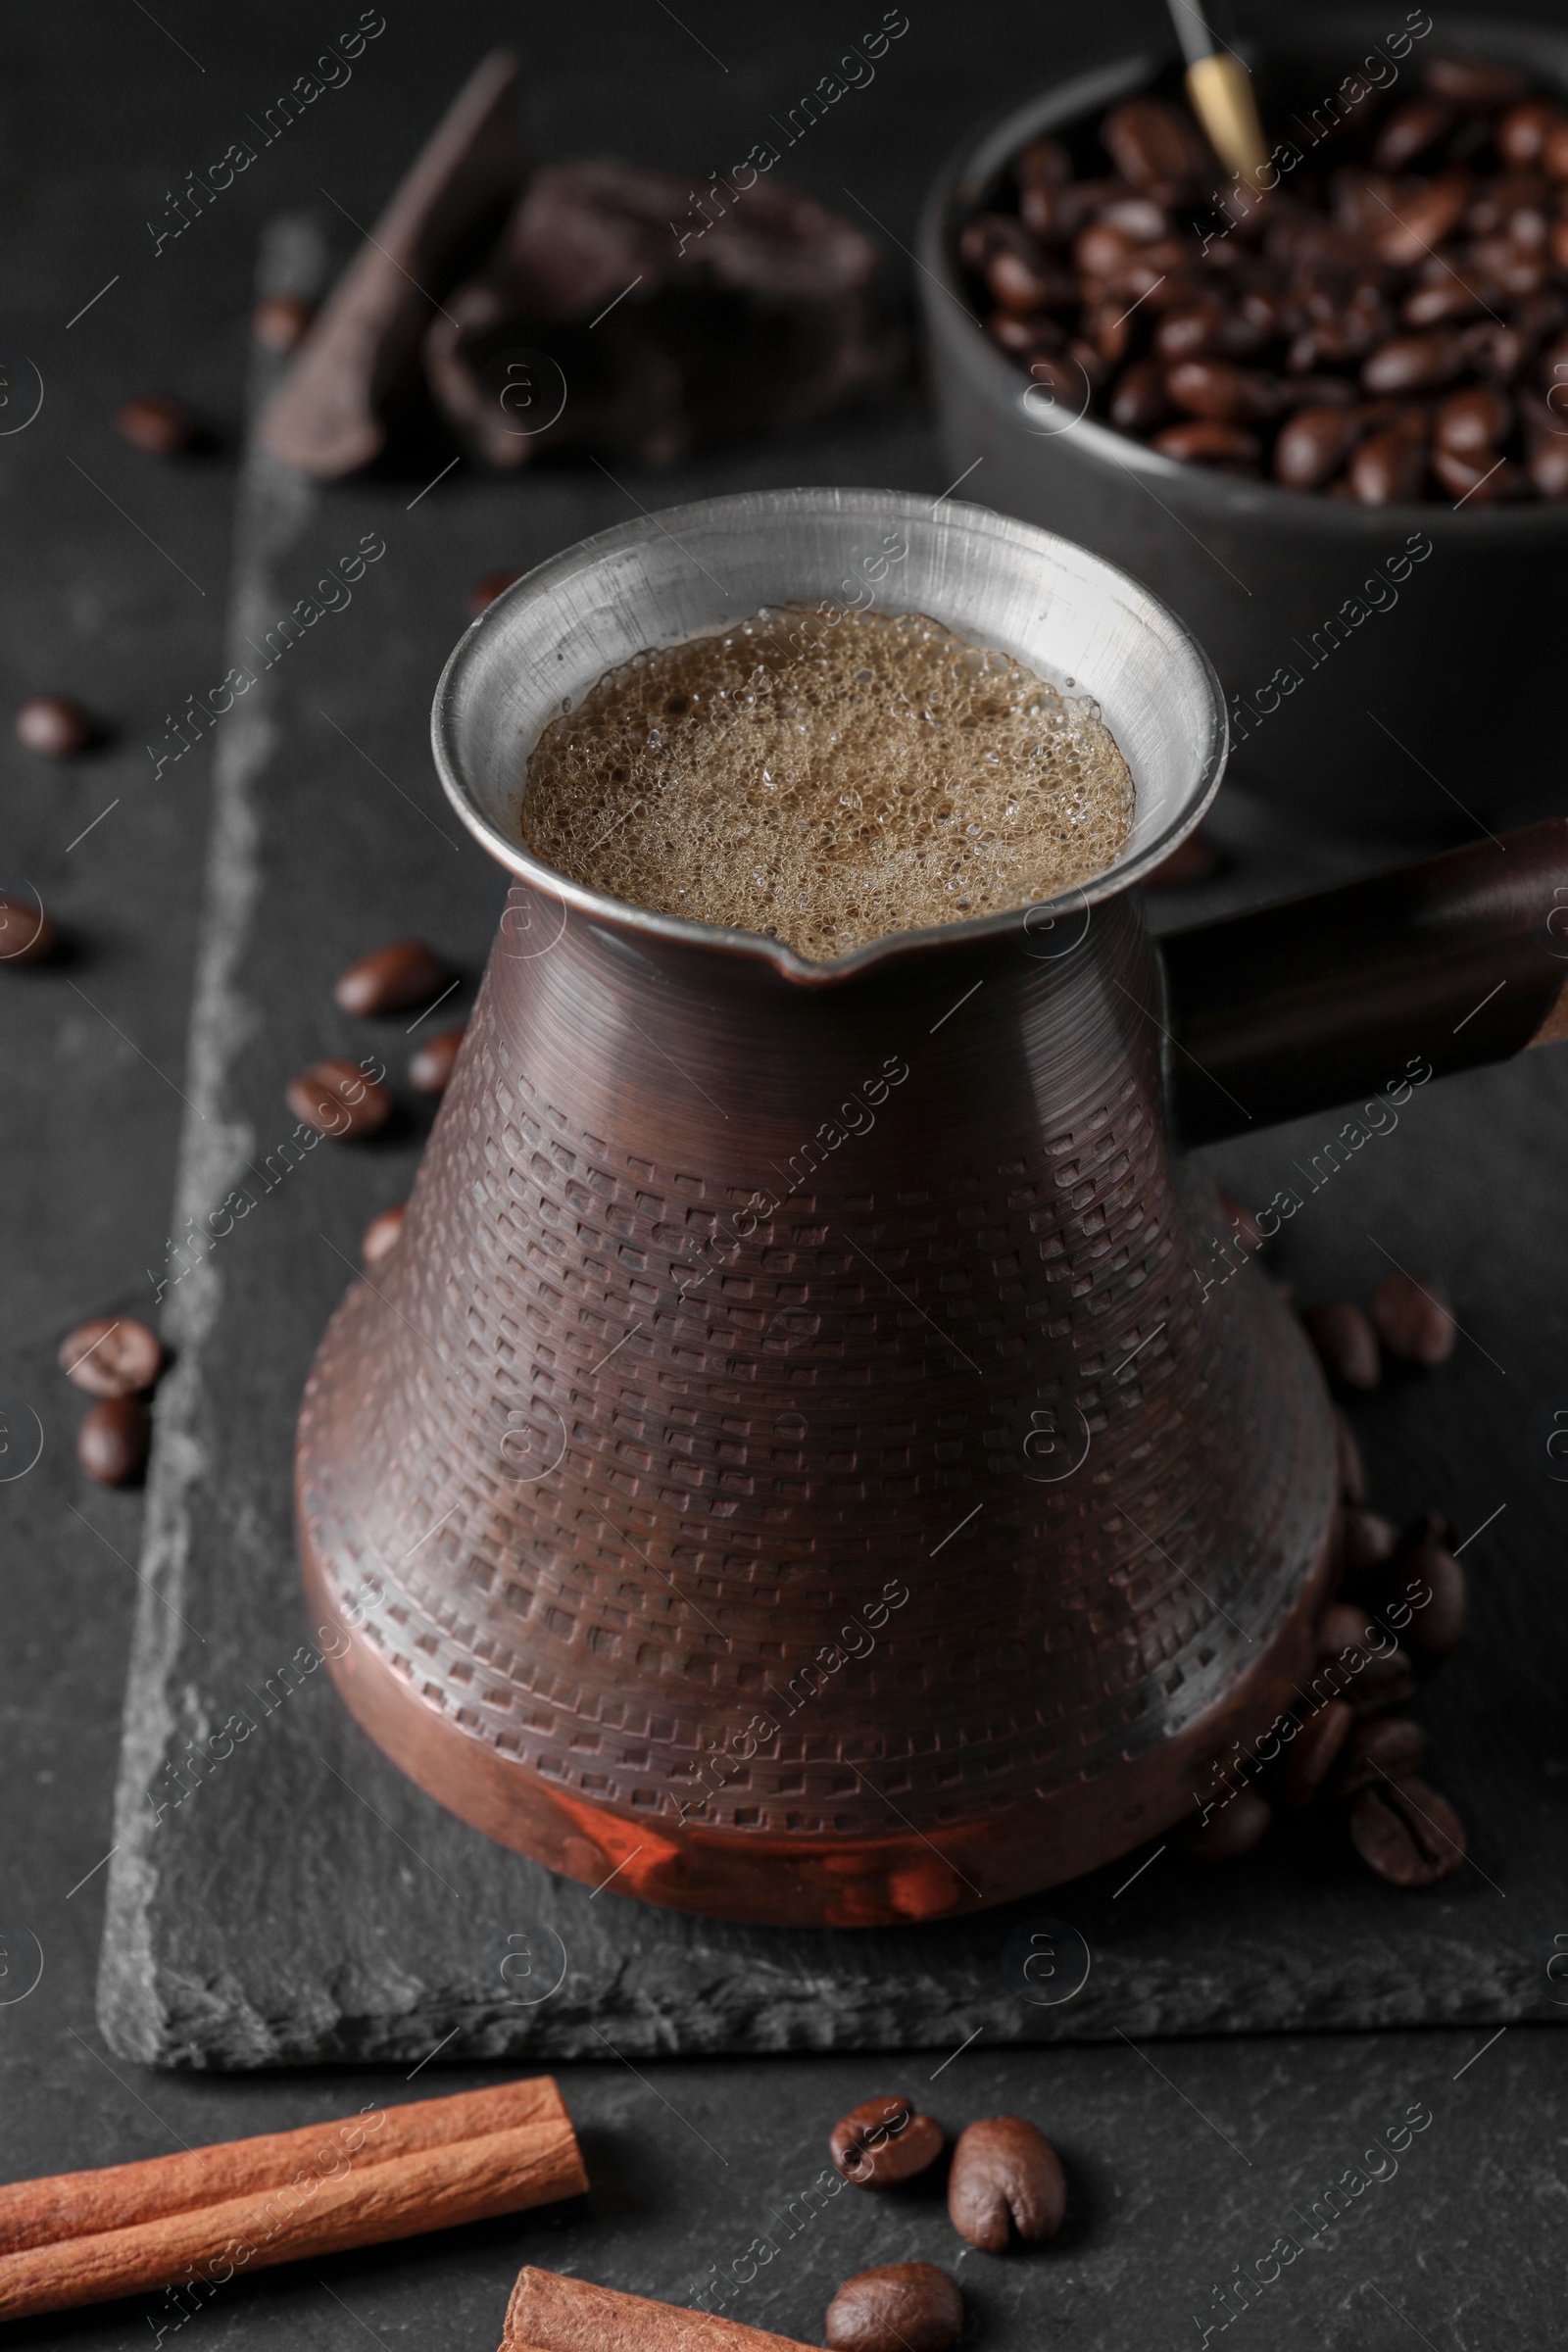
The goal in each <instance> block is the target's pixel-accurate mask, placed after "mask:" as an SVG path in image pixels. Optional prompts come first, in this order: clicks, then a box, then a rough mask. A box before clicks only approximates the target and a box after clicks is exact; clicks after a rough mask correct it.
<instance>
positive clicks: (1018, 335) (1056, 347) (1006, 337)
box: [986, 311, 1067, 356]
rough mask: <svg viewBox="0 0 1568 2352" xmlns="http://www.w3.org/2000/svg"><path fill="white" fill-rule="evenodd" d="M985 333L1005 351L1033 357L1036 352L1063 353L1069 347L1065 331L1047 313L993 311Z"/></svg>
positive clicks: (987, 321)
mask: <svg viewBox="0 0 1568 2352" xmlns="http://www.w3.org/2000/svg"><path fill="white" fill-rule="evenodd" d="M986 333H987V334H988V335H989V336H990V337H991V340H992V342H993V343H1000V344H1001V346H1002V348H1003V350H1004V351H1012V352H1023V353H1027V354H1030V355H1031V356H1032V355H1033V354H1034V353H1035V352H1037V351H1052V352H1057V351H1064V350H1065V349H1066V345H1067V336H1066V332H1065V329H1064V328H1062V327H1061V326H1060V325H1058V323H1057V322H1056V320H1055V319H1052V318H1050V317H1048V315H1047V314H1046V313H1045V312H1044V311H993V312H992V313H991V316H990V317H989V319H987V320H986Z"/></svg>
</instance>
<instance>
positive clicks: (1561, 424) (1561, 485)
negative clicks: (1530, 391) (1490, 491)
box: [1519, 373, 1568, 499]
mask: <svg viewBox="0 0 1568 2352" xmlns="http://www.w3.org/2000/svg"><path fill="white" fill-rule="evenodd" d="M1558 384H1559V385H1560V386H1561V387H1562V397H1561V399H1560V400H1559V402H1558V405H1557V407H1556V408H1553V407H1552V406H1550V405H1548V402H1547V401H1544V400H1539V399H1537V398H1535V397H1534V396H1531V397H1529V398H1527V399H1524V400H1521V402H1520V404H1519V409H1520V416H1521V417H1522V419H1523V422H1524V428H1525V445H1526V447H1527V449H1528V451H1529V453H1530V455H1529V466H1530V478H1531V480H1532V481H1533V482H1534V483H1535V485H1536V488H1537V490H1538V491H1539V492H1540V494H1541V496H1542V497H1543V498H1548V499H1562V498H1568V373H1565V374H1564V375H1563V376H1560V377H1559V378H1558ZM1559 409H1560V410H1561V411H1562V412H1563V413H1562V414H1559V413H1558V411H1559Z"/></svg>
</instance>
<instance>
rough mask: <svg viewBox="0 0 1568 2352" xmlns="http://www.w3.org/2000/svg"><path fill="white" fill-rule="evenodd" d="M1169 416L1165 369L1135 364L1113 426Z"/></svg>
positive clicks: (1114, 408) (1123, 383)
mask: <svg viewBox="0 0 1568 2352" xmlns="http://www.w3.org/2000/svg"><path fill="white" fill-rule="evenodd" d="M1169 415H1170V395H1169V394H1168V393H1167V391H1166V390H1165V370H1164V368H1161V366H1160V365H1159V362H1158V361H1157V360H1134V362H1133V364H1132V366H1131V367H1130V368H1124V369H1123V371H1122V373H1121V374H1120V375H1119V376H1118V377H1117V379H1116V388H1115V390H1114V391H1113V392H1112V394H1111V396H1110V421H1111V423H1112V424H1113V425H1115V426H1116V428H1117V429H1118V431H1120V432H1123V433H1150V432H1152V431H1153V429H1154V427H1155V425H1156V424H1163V423H1164V421H1165V419H1166V417H1168V416H1169ZM1565 425H1568V419H1565Z"/></svg>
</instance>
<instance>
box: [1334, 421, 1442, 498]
mask: <svg viewBox="0 0 1568 2352" xmlns="http://www.w3.org/2000/svg"><path fill="white" fill-rule="evenodd" d="M1426 471H1427V453H1426V450H1425V448H1424V446H1423V445H1422V443H1421V442H1419V441H1418V440H1416V439H1415V438H1414V437H1413V435H1412V434H1411V433H1409V432H1408V431H1406V430H1405V429H1404V428H1403V427H1402V426H1400V425H1397V424H1391V425H1389V426H1387V427H1386V428H1385V429H1384V430H1383V431H1382V432H1381V433H1373V434H1371V435H1370V436H1369V438H1368V439H1366V440H1365V441H1363V442H1362V444H1361V446H1360V448H1359V449H1358V450H1357V451H1356V453H1355V455H1354V457H1353V458H1352V459H1351V460H1350V488H1351V491H1352V492H1353V494H1354V495H1355V497H1356V498H1358V499H1359V500H1360V502H1361V504H1362V506H1363V507H1387V506H1395V505H1399V504H1402V503H1403V502H1405V501H1407V500H1409V499H1413V498H1419V497H1420V495H1421V489H1422V484H1423V483H1424V482H1425V480H1426Z"/></svg>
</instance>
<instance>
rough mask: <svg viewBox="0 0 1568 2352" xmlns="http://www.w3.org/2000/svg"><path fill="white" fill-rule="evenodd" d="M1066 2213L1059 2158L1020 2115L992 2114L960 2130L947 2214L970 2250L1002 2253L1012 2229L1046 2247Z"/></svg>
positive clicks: (1031, 2125)
mask: <svg viewBox="0 0 1568 2352" xmlns="http://www.w3.org/2000/svg"><path fill="white" fill-rule="evenodd" d="M1066 2210H1067V2182H1066V2180H1065V2178H1064V2176H1063V2174H1062V2169H1061V2159H1060V2157H1059V2156H1058V2155H1057V2154H1056V2151H1055V2149H1054V2147H1053V2146H1052V2144H1051V2142H1050V2140H1049V2139H1047V2137H1046V2135H1045V2133H1044V2132H1043V2131H1038V2130H1037V2129H1036V2127H1035V2126H1034V2125H1033V2124H1030V2123H1026V2122H1025V2121H1024V2119H1023V2117H1022V2116H1018V2115H993V2116H988V2117H987V2118H986V2119H985V2121H984V2122H982V2123H977V2124H970V2125H968V2126H967V2127H966V2128H965V2129H964V2130H963V2131H960V2132H959V2134H958V2138H957V2144H956V2146H955V2148H954V2151H953V2169H952V2171H951V2172H950V2173H949V2175H948V2216H949V2219H950V2220H951V2221H952V2223H953V2227H954V2228H955V2229H956V2230H957V2232H958V2235H959V2236H960V2237H966V2238H967V2239H968V2241H969V2243H970V2245H971V2246H979V2247H980V2248H981V2249H982V2251H983V2252H985V2253H987V2254H1005V2252H1006V2250H1007V2248H1008V2246H1009V2245H1010V2244H1011V2243H1012V2236H1013V2232H1014V2231H1016V2232H1017V2234H1018V2236H1019V2237H1020V2238H1022V2239H1023V2240H1024V2241H1025V2243H1026V2244H1029V2245H1039V2244H1042V2243H1043V2242H1044V2241H1045V2240H1046V2239H1047V2238H1051V2237H1054V2236H1055V2234H1056V2231H1057V2230H1058V2229H1060V2228H1061V2219H1062V2215H1063V2214H1064V2213H1065V2212H1066Z"/></svg>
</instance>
